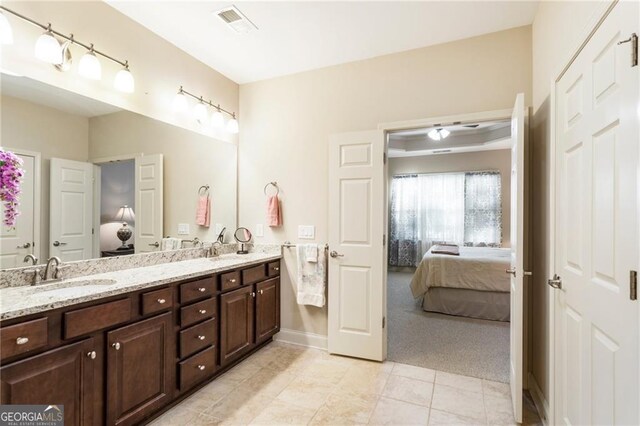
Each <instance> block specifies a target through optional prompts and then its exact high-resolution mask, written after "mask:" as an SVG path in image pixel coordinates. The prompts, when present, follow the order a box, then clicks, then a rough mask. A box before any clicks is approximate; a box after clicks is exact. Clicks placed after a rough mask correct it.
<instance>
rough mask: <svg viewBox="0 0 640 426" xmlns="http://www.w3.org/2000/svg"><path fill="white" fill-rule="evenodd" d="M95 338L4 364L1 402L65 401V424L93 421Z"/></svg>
mask: <svg viewBox="0 0 640 426" xmlns="http://www.w3.org/2000/svg"><path fill="white" fill-rule="evenodd" d="M95 350H96V348H95V342H94V339H87V340H83V341H81V342H78V343H73V344H71V345H67V346H63V347H61V348H58V349H53V350H51V351H48V352H45V353H43V354H40V355H35V356H32V357H29V358H26V359H23V360H22V361H17V362H14V363H12V364H9V365H6V366H4V367H2V368H0V377H1V378H2V379H1V380H0V382H1V383H2V385H1V386H2V390H1V391H0V403H2V404H38V405H39V404H42V405H64V424H65V425H90V424H92V423H93V414H94V413H93V395H94V381H93V380H94V370H95V366H94V359H95V356H92V352H93V351H95Z"/></svg>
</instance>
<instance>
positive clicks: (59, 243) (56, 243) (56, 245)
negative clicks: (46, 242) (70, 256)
mask: <svg viewBox="0 0 640 426" xmlns="http://www.w3.org/2000/svg"><path fill="white" fill-rule="evenodd" d="M66 245H67V243H61V242H60V241H58V240H56V241H54V242H53V246H54V247H60V246H66Z"/></svg>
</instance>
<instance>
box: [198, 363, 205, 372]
mask: <svg viewBox="0 0 640 426" xmlns="http://www.w3.org/2000/svg"><path fill="white" fill-rule="evenodd" d="M205 368H207V367H205V366H204V365H202V364H200V365H198V370H200V371H202V370H204V369H205Z"/></svg>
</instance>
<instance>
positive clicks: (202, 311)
mask: <svg viewBox="0 0 640 426" xmlns="http://www.w3.org/2000/svg"><path fill="white" fill-rule="evenodd" d="M198 312H200V314H201V315H204V314H206V313H207V310H206V309H200V310H199V311H198Z"/></svg>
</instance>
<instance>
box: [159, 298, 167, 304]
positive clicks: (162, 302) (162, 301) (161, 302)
mask: <svg viewBox="0 0 640 426" xmlns="http://www.w3.org/2000/svg"><path fill="white" fill-rule="evenodd" d="M165 302H166V300H164V299H158V303H159V304H161V305H164V304H165Z"/></svg>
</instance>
